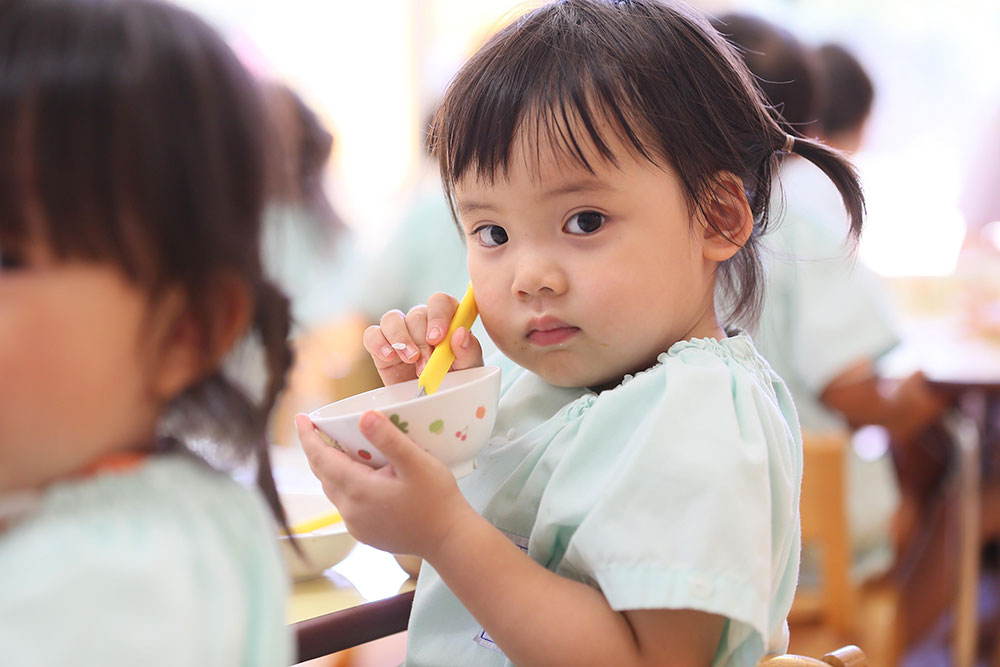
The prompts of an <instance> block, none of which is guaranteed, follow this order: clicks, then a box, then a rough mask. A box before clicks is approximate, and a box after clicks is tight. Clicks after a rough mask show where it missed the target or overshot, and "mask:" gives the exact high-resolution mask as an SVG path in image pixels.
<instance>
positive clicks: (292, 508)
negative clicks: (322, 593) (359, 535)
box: [279, 493, 357, 581]
mask: <svg viewBox="0 0 1000 667" xmlns="http://www.w3.org/2000/svg"><path fill="white" fill-rule="evenodd" d="M280 497H281V504H282V506H284V508H285V514H286V516H287V517H288V523H289V524H290V525H294V524H296V523H299V522H301V521H305V520H308V519H314V518H316V517H318V516H323V515H326V514H329V513H331V512H335V511H336V508H335V507H334V506H333V504H332V503H331V502H330V500H329V498H327V497H326V496H324V495H323V494H321V493H281V494H280ZM279 541H280V544H281V552H282V555H283V556H284V558H285V563H286V564H287V566H288V573H289V574H290V575H291V577H292V579H294V580H295V581H303V580H305V579H312V578H314V577H318V576H320V575H322V574H323V572H324V571H325V570H327V569H329V568H331V567H333V566H334V565H336V564H337V563H339V562H340V561H342V560H344V558H346V557H347V555H348V554H349V553H351V550H352V549H354V546H355V545H356V544H357V540H355V539H354V538H353V537H351V536H350V534H349V533H348V532H347V526H345V525H344V522H343V521H339V522H337V523H335V524H332V525H329V526H325V527H323V528H319V529H317V530H314V531H312V532H309V533H303V534H299V535H296V536H295V541H296V542H297V543H298V545H299V548H300V549H301V550H302V555H299V554H298V553H296V551H295V547H293V546H292V543H291V540H290V539H289V537H288V536H287V535H282V536H280V537H279Z"/></svg>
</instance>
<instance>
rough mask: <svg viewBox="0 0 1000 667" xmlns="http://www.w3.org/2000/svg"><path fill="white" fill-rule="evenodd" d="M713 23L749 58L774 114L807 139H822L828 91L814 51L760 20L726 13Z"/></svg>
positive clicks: (752, 71)
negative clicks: (824, 100) (821, 121)
mask: <svg viewBox="0 0 1000 667" xmlns="http://www.w3.org/2000/svg"><path fill="white" fill-rule="evenodd" d="M711 23H712V25H713V26H714V27H715V29H716V30H718V31H719V32H720V33H721V34H722V36H723V37H725V38H726V40H728V41H729V43H730V44H732V45H733V46H734V47H735V48H736V50H737V51H738V52H739V53H740V55H741V56H742V57H743V62H745V63H746V65H747V69H749V70H750V73H751V74H752V75H753V76H754V79H755V80H756V82H757V85H758V86H759V87H760V89H761V91H762V92H763V93H764V99H765V100H766V101H767V102H768V104H770V105H771V107H772V109H773V112H774V113H775V114H777V115H780V117H781V118H783V119H784V120H785V122H786V123H788V124H789V125H792V126H793V127H795V128H797V129H798V130H799V131H800V132H802V133H803V134H807V135H814V136H815V135H817V134H819V130H820V124H819V114H820V110H821V107H822V99H821V95H822V92H823V87H822V85H821V81H820V71H819V62H818V61H817V58H816V55H815V54H814V53H813V51H812V50H811V49H810V48H809V47H807V46H806V45H805V44H803V43H802V42H800V41H799V40H798V39H797V38H796V37H795V36H794V35H793V34H792V33H791V32H789V31H788V30H786V29H785V28H782V27H780V26H778V25H776V24H774V23H771V22H770V21H767V20H765V19H763V18H761V17H759V16H753V15H750V14H740V13H732V14H723V15H722V16H718V17H714V18H712V19H711Z"/></svg>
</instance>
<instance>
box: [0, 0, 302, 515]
mask: <svg viewBox="0 0 1000 667" xmlns="http://www.w3.org/2000/svg"><path fill="white" fill-rule="evenodd" d="M269 127H270V123H269V122H268V120H267V115H266V113H265V110H264V106H263V102H262V100H261V97H260V91H259V90H258V86H257V84H256V83H255V81H254V80H253V79H252V78H251V76H250V75H249V74H248V73H247V71H246V70H245V69H244V68H243V67H242V65H241V64H240V63H239V61H238V60H237V58H236V56H235V55H234V54H233V52H232V51H231V50H230V49H229V48H228V47H227V46H226V44H225V43H224V42H223V41H222V39H221V38H220V37H219V36H218V35H217V34H216V33H215V32H214V31H213V30H212V29H211V28H209V27H208V26H207V25H206V24H205V23H204V22H202V21H201V20H200V19H198V18H197V17H195V16H194V15H193V14H191V13H190V12H188V11H185V10H181V9H178V8H176V7H173V6H170V5H167V4H164V3H160V2H156V1H155V0H3V2H2V3H0V155H3V159H2V160H0V237H2V238H4V239H5V241H7V242H13V243H14V244H15V245H16V244H17V243H18V242H21V241H24V240H26V239H28V238H29V237H31V238H34V237H38V238H40V239H42V240H43V241H44V242H45V243H46V244H47V246H48V247H49V248H51V250H52V252H53V253H54V255H55V256H56V257H58V258H61V259H73V260H83V261H94V262H110V263H113V264H114V265H116V266H118V267H120V268H121V270H122V271H123V272H124V273H125V274H126V275H127V276H128V277H129V279H131V280H132V281H134V283H135V284H137V285H139V286H140V287H142V288H143V289H145V290H147V291H148V293H149V294H150V297H151V299H156V298H158V297H159V296H162V295H163V294H165V293H166V292H167V290H174V289H180V290H181V291H182V292H183V293H184V294H185V295H186V297H187V298H188V300H189V303H190V304H191V306H192V309H193V313H194V315H195V317H197V318H198V321H199V322H200V323H201V324H202V325H203V330H206V331H209V327H210V322H211V321H212V319H211V318H210V314H211V313H212V309H213V302H212V299H213V295H215V294H216V293H217V291H216V290H215V289H213V286H216V285H218V284H219V281H220V279H221V278H223V277H225V278H235V279H237V280H238V281H240V282H241V283H242V284H245V285H246V286H247V288H248V290H249V292H250V295H251V298H252V300H253V308H254V310H253V318H252V323H251V329H252V331H253V334H254V335H255V336H256V337H257V338H258V339H259V342H260V344H261V346H262V347H263V349H264V351H265V357H266V360H267V367H268V381H267V386H266V388H265V389H264V391H263V397H262V398H261V399H260V400H259V401H255V400H253V399H251V398H249V397H248V393H247V392H246V391H245V390H242V389H240V388H238V387H237V386H236V385H235V384H234V383H233V382H232V381H230V380H228V379H227V378H226V377H225V376H224V374H223V372H222V371H221V369H212V371H214V372H212V371H210V374H209V375H208V376H207V377H205V378H203V379H201V380H200V381H199V382H198V383H197V384H196V385H195V386H192V387H190V388H189V389H188V390H187V391H186V392H185V393H184V394H183V395H182V396H180V397H178V398H177V399H176V400H175V401H174V402H173V404H172V405H171V406H169V408H168V411H167V414H166V415H165V416H164V419H163V424H166V425H167V427H166V428H168V429H169V431H167V432H165V433H161V436H162V437H163V439H164V441H165V443H167V444H169V443H176V444H182V443H183V444H188V445H190V443H191V442H192V441H193V440H194V439H199V440H202V439H210V440H212V441H214V442H217V443H219V444H220V445H223V446H226V447H227V448H228V451H233V452H242V453H246V454H255V455H256V459H257V470H258V483H259V484H260V486H261V487H262V490H263V491H264V493H265V495H266V496H267V498H268V501H269V502H270V504H271V506H272V509H273V510H274V512H275V515H276V516H277V517H278V519H279V521H280V522H282V523H284V522H285V520H284V516H283V513H282V510H281V504H280V502H279V501H278V498H277V494H276V491H275V487H274V482H273V480H272V477H271V471H270V463H269V460H268V455H267V447H266V444H267V440H266V432H267V421H268V415H269V413H270V410H271V407H272V405H273V404H274V401H275V399H276V397H277V395H278V394H279V392H280V391H281V389H282V388H283V386H284V381H285V374H286V371H287V369H288V367H289V365H290V363H291V359H292V356H291V351H290V348H289V345H288V342H287V336H288V329H289V313H288V301H287V299H286V298H285V296H284V295H283V294H281V293H280V292H279V291H278V290H277V289H276V288H275V287H273V286H272V285H271V284H270V283H269V282H268V281H267V280H266V279H265V278H264V275H263V272H262V267H261V259H260V247H259V244H260V241H259V236H260V235H259V231H260V224H261V213H262V208H263V204H264V200H265V197H267V196H268V189H269V187H270V186H269V183H270V182H271V174H272V172H271V170H270V168H269V167H268V164H269V162H268V159H267V150H268V149H267V146H266V145H265V144H266V142H267V141H268V140H267V136H268V128H269ZM67 335H72V332H67ZM163 424H161V430H162V429H163V428H164V426H163Z"/></svg>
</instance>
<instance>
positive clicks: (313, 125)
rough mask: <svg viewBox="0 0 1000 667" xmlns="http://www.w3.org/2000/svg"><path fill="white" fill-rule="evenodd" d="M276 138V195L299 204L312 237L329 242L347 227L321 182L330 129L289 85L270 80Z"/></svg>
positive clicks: (329, 146)
mask: <svg viewBox="0 0 1000 667" xmlns="http://www.w3.org/2000/svg"><path fill="white" fill-rule="evenodd" d="M265 93H266V97H267V100H268V103H269V106H270V110H271V112H272V116H273V117H274V118H275V122H276V126H277V133H278V139H279V142H280V144H281V145H280V154H281V155H282V159H281V160H280V167H281V171H280V173H279V174H278V178H279V181H278V192H277V197H278V198H279V199H281V200H284V201H287V202H291V203H296V204H298V205H300V206H302V207H303V208H304V209H305V210H306V211H308V212H309V213H310V214H311V215H310V216H309V220H311V221H312V222H313V223H314V224H315V225H316V227H317V228H316V229H314V230H312V231H314V232H315V236H316V237H317V238H316V240H317V241H319V242H320V243H322V244H325V245H333V244H334V243H335V242H336V241H337V240H338V239H339V237H340V236H342V235H343V233H344V232H346V230H347V227H346V225H345V224H344V222H343V220H342V219H341V218H340V216H339V215H338V214H337V212H336V211H335V210H334V208H333V205H332V204H331V203H330V199H329V198H328V197H327V194H326V189H325V187H324V186H323V175H324V172H325V170H326V166H327V163H328V162H329V161H330V156H331V154H332V153H333V144H334V138H333V133H331V132H330V130H329V129H328V128H327V127H326V125H325V124H324V123H323V121H322V120H321V119H320V118H319V116H318V115H316V112H315V111H314V110H313V109H312V107H310V106H309V105H308V104H306V102H305V100H303V99H302V97H301V96H300V95H299V94H298V93H297V92H295V90H293V89H292V88H291V87H289V86H288V85H287V84H284V83H272V84H270V85H268V86H266V88H265Z"/></svg>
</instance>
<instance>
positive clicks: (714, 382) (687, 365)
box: [598, 331, 775, 402]
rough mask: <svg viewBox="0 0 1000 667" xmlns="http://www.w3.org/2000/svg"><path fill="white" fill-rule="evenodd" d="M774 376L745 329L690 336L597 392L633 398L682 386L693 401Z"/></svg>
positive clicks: (764, 384) (764, 381) (602, 394)
mask: <svg viewBox="0 0 1000 667" xmlns="http://www.w3.org/2000/svg"><path fill="white" fill-rule="evenodd" d="M774 379H775V376H774V372H773V371H772V370H771V367H770V365H768V363H767V361H766V360H765V359H764V357H763V356H761V354H760V353H759V352H758V351H757V349H756V347H754V344H753V341H752V340H751V339H750V336H749V335H748V334H747V333H745V332H742V331H740V332H736V333H735V334H734V335H732V336H729V337H726V338H722V339H716V338H691V339H688V340H682V341H678V342H676V343H674V344H673V345H671V346H670V348H669V349H667V351H666V352H663V353H661V354H660V355H659V356H658V357H657V359H656V364H654V365H653V366H651V367H650V368H648V369H646V370H644V371H640V372H639V373H636V374H634V375H626V376H625V377H624V378H623V379H622V382H621V384H619V385H618V386H617V387H615V388H614V389H611V390H608V391H605V392H601V394H600V395H599V396H598V399H603V398H604V397H605V395H607V396H608V397H609V398H610V397H611V396H615V395H617V396H618V397H622V396H627V397H628V399H629V400H634V399H636V398H638V397H639V395H641V394H649V395H651V396H652V397H654V398H655V397H656V396H658V395H660V394H662V393H664V392H666V391H670V390H672V389H674V388H677V386H678V385H683V386H684V387H685V390H686V392H687V393H688V394H689V396H690V398H689V400H688V401H685V402H693V401H695V400H696V399H697V398H699V396H700V392H708V393H709V394H712V393H715V391H717V390H718V389H719V388H720V387H721V388H726V389H728V388H731V387H732V386H733V384H734V383H750V384H755V383H761V384H762V385H763V386H764V387H765V388H768V389H769V388H770V387H769V385H770V384H771V383H772V381H773V380H774Z"/></svg>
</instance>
